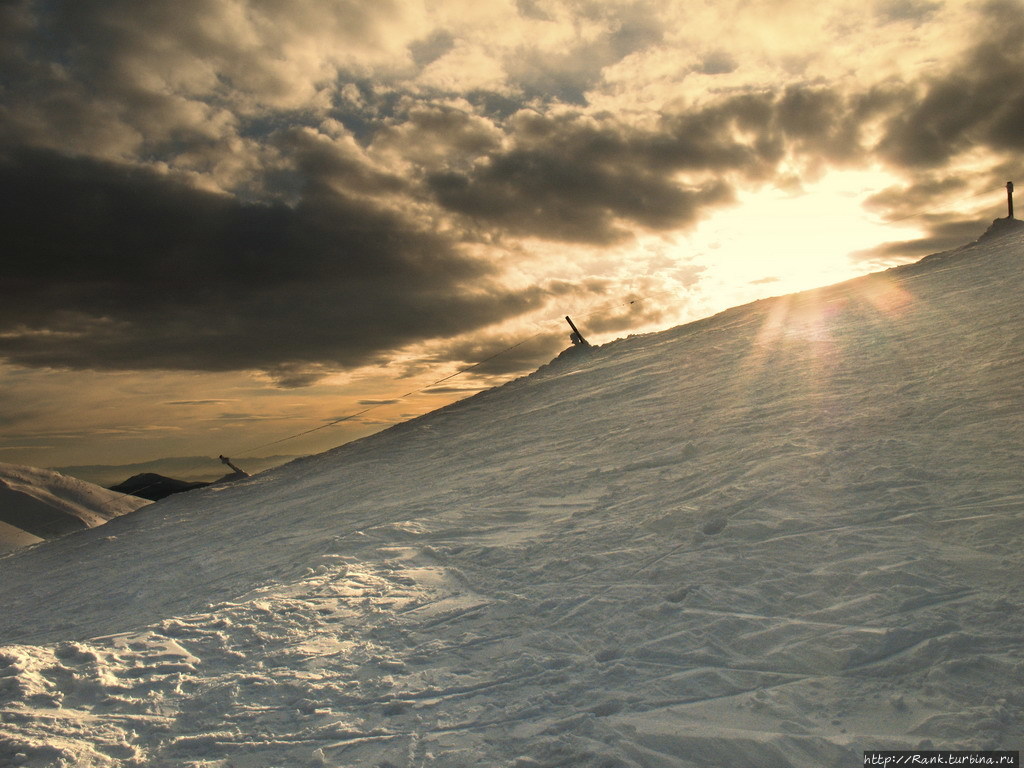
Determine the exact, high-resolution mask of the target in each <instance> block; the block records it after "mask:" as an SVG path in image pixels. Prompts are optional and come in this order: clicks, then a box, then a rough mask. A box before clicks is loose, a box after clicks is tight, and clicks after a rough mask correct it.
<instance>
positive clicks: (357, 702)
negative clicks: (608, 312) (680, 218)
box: [0, 230, 1024, 768]
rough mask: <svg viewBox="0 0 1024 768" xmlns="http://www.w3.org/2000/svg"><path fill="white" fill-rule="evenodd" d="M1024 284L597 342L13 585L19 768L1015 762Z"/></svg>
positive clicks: (160, 514)
mask: <svg viewBox="0 0 1024 768" xmlns="http://www.w3.org/2000/svg"><path fill="white" fill-rule="evenodd" d="M1022 258H1024V236H1022V235H1021V233H1020V232H1019V230H1018V231H1014V232H1010V233H1008V234H1005V235H1003V236H1002V237H989V238H986V239H984V240H983V241H981V242H979V243H978V244H975V245H972V246H971V247H968V248H965V249H962V250H960V251H958V252H955V253H949V254H943V255H941V256H938V257H934V258H929V259H926V260H924V261H922V262H920V263H919V264H917V265H913V266H910V267H905V268H900V269H895V270H890V271H888V272H884V273H879V274H876V275H871V276H868V277H865V278H861V279H857V280H853V281H849V282H846V283H843V284H840V285H836V286H832V287H828V288H824V289H820V290H815V291H809V292H805V293H800V294H796V295H791V296H784V297H780V298H775V299H770V300H764V301H760V302H756V303H754V304H750V305H747V306H743V307H738V308H735V309H732V310H730V311H727V312H724V313H722V314H720V315H717V316H715V317H712V318H708V319H706V320H703V321H700V322H697V323H692V324H689V325H686V326H682V327H679V328H675V329H672V330H669V331H665V332H663V333H658V334H653V335H648V336H642V337H633V338H628V339H623V340H620V341H617V342H614V343H611V344H607V345H605V346H603V347H598V348H594V349H592V350H588V351H579V350H578V351H574V352H572V353H569V354H566V355H563V356H562V357H560V358H559V359H557V360H555V361H554V362H552V363H551V364H549V365H547V366H545V367H544V368H542V369H541V370H539V371H537V372H536V373H535V374H533V375H531V376H528V377H526V378H522V379H519V380H516V381H514V382H511V383H509V384H507V385H505V386H503V387H500V388H497V389H494V390H491V391H488V392H485V393H482V394H480V395H477V396H475V397H472V398H469V399H467V400H464V401H462V402H460V403H458V404H456V405H454V406H450V407H448V408H445V409H442V410H440V411H437V412H435V413H432V414H429V415H427V416H425V417H422V418H419V419H416V420H414V421H411V422H408V423H405V424H402V425H399V426H397V427H394V428H392V429H390V430H388V431H386V432H383V433H380V434H378V435H375V436H373V437H370V438H367V439H364V440H361V441H359V442H357V443H353V444H349V445H346V446H343V447H341V448H338V449H336V450H334V451H330V452H328V453H325V454H321V455H319V456H315V457H310V458H307V459H303V460H300V461H296V462H294V463H292V464H289V465H286V466H284V467H280V468H278V469H276V470H272V471H269V472H266V473H263V474H261V475H258V476H256V477H253V478H251V479H248V480H244V481H242V482H241V483H239V484H236V485H231V486H224V487H218V488H207V489H202V490H199V491H196V492H193V493H189V494H187V495H183V496H177V497H172V498H170V499H167V500H165V501H162V502H160V503H158V504H154V505H152V506H150V507H148V508H146V509H144V510H141V511H140V512H139V513H137V514H135V515H131V516H129V517H122V518H119V519H116V520H113V521H112V522H110V523H108V524H107V525H105V526H104V527H103V528H100V529H95V530H91V531H86V532H84V533H82V534H78V535H76V536H72V537H67V538H64V539H61V540H59V541H56V542H53V543H51V544H48V545H46V546H44V547H39V548H35V549H33V550H30V551H27V552H24V553H22V554H18V555H14V556H11V557H8V558H6V559H4V560H0V600H2V604H3V606H4V611H3V613H2V614H0V643H4V644H6V645H5V646H4V647H2V648H0V717H2V719H0V763H3V764H8V763H9V764H15V765H28V766H44V765H45V766H51V765H52V766H59V765H67V766H71V765H74V766H111V767H117V768H124V767H126V766H158V767H159V766H192V767H193V768H198V767H199V766H205V767H207V768H212V767H214V766H219V767H222V768H226V767H227V766H235V767H239V768H241V767H255V766H262V767H266V768H269V766H283V765H287V766H409V767H410V768H411V767H412V766H416V767H417V768H420V767H422V766H444V767H445V768H459V767H460V766H518V767H519V768H526V767H528V766H534V767H535V766H629V767H635V766H644V767H651V768H655V767H659V768H660V767H661V766H682V767H684V768H686V767H695V766H748V765H749V766H808V767H811V766H813V767H814V768H820V766H854V765H860V764H861V751H862V750H865V749H901V748H902V749H910V748H934V749H982V748H990V749H999V748H1002V749H1016V748H1019V747H1020V744H1021V743H1022V741H1024V728H1022V725H1021V723H1022V718H1021V715H1022V708H1024V685H1022V684H1021V683H1022V672H1024V660H1022V650H1024V618H1022V612H1021V590H1020V587H1021V575H1020V574H1021V568H1022V565H1024V555H1022V547H1021V541H1022V531H1021V525H1022V518H1024V488H1022V485H1021V460H1022V437H1024V434H1022V428H1024V309H1022V305H1021V301H1020V297H1021V295H1024V262H1022ZM86 574H87V575H86Z"/></svg>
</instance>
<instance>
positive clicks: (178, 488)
mask: <svg viewBox="0 0 1024 768" xmlns="http://www.w3.org/2000/svg"><path fill="white" fill-rule="evenodd" d="M208 485H209V483H204V482H191V483H190V482H188V481H187V480H176V479H175V478H173V477H164V476H163V475H158V474H156V473H155V472H143V473H141V474H138V475H132V476H131V477H129V478H128V479H127V480H125V481H124V482H123V483H118V484H117V485H113V486H111V487H110V490H112V491H117V492H118V493H128V494H131V495H132V496H137V497H139V498H142V499H149V500H150V501H159V500H160V499H165V498H167V497H168V496H170V495H172V494H175V493H184V492H185V491H191V490H194V489H196V488H205V487H206V486H208Z"/></svg>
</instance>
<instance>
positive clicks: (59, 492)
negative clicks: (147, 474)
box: [0, 463, 149, 553]
mask: <svg viewBox="0 0 1024 768" xmlns="http://www.w3.org/2000/svg"><path fill="white" fill-rule="evenodd" d="M148 503H149V502H148V501H146V500H144V499H139V498H136V497H134V496H125V495H124V494H121V493H117V492H115V491H111V490H108V489H106V488H101V487H99V486H97V485H94V484H92V483H87V482H84V481H82V480H79V479H77V478H74V477H67V476H66V475H62V474H60V473H58V472H54V471H52V470H49V469H39V468H37V467H25V466H21V465H18V464H4V463H0V553H4V552H10V551H13V550H15V549H18V548H20V547H24V546H28V545H31V544H38V543H39V542H41V541H45V540H47V539H54V538H57V537H59V536H64V535H66V534H68V533H74V532H76V531H82V530H85V529H86V528H95V527H96V526H98V525H103V524H104V523H106V522H108V521H109V520H112V519H113V518H115V517H120V516H121V515H125V514H128V513H129V512H134V511H135V510H136V509H138V508H139V507H143V506H145V505H146V504H148Z"/></svg>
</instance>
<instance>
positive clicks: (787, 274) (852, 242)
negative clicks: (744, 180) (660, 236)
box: [689, 171, 920, 309]
mask: <svg viewBox="0 0 1024 768" xmlns="http://www.w3.org/2000/svg"><path fill="white" fill-rule="evenodd" d="M891 183H893V179H892V178H891V177H889V176H887V175H886V174H884V173H881V172H879V171H837V172H833V173H830V174H828V175H827V176H826V177H825V178H823V179H821V180H820V181H818V182H815V183H813V184H809V185H807V186H806V187H805V190H804V191H803V192H802V193H800V194H793V193H792V192H788V191H786V190H780V189H762V190H758V191H752V192H741V199H740V203H739V205H738V206H737V207H735V208H730V209H726V210H723V211H721V212H719V213H718V214H716V215H715V216H713V217H711V218H710V219H708V220H707V221H705V222H704V223H703V224H702V225H701V226H700V227H699V228H698V230H697V231H696V232H695V233H694V234H693V235H692V236H691V237H690V238H689V244H690V246H691V247H692V248H693V249H694V251H695V252H697V253H698V254H700V255H698V256H696V258H695V260H696V262H697V263H702V264H705V265H706V266H707V271H706V273H705V275H704V279H703V281H702V282H704V283H705V287H704V291H705V292H706V293H708V294H710V295H711V296H714V301H715V302H716V303H718V302H720V303H721V304H720V306H718V307H717V308H718V309H724V308H725V307H727V306H734V305H736V304H740V303H743V302H744V301H749V300H753V299H757V298H761V297H764V296H771V295H778V294H783V293H791V292H793V291H799V290H804V289H807V288H812V287H815V286H820V285H827V284H830V283H835V282H839V281H841V280H845V279H847V278H850V277H854V276H856V275H858V274H862V273H863V272H864V266H863V264H857V263H855V262H854V261H853V260H851V259H850V256H849V254H850V253H852V252H854V251H857V250H860V249H866V248H869V247H870V246H872V245H876V244H878V243H879V242H883V241H885V240H896V239H901V238H902V237H905V238H907V239H910V238H913V237H915V236H919V235H920V229H919V228H917V227H915V226H914V221H913V219H909V220H907V221H906V222H905V223H903V224H899V225H895V226H894V225H887V224H883V223H882V222H880V221H879V220H878V219H877V218H876V217H873V216H871V214H869V213H868V212H867V211H866V210H865V209H864V208H863V207H862V203H863V201H864V199H865V198H867V197H868V196H869V195H870V194H872V193H873V192H875V191H877V190H879V189H883V188H885V187H886V186H888V185H889V184H891ZM705 254H706V255H705ZM895 263H896V262H895V261H894V264H895ZM709 283H711V284H713V285H708V284H709Z"/></svg>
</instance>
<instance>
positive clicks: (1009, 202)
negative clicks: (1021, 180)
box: [1006, 181, 1013, 219]
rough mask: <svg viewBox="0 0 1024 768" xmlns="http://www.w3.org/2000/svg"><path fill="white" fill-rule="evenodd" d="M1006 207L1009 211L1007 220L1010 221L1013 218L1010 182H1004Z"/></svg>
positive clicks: (1011, 183) (1011, 186) (1011, 184)
mask: <svg viewBox="0 0 1024 768" xmlns="http://www.w3.org/2000/svg"><path fill="white" fill-rule="evenodd" d="M1006 207H1007V208H1008V209H1009V211H1010V213H1009V215H1008V216H1007V218H1008V219H1012V218H1013V182H1012V181H1008V182H1006Z"/></svg>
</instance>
